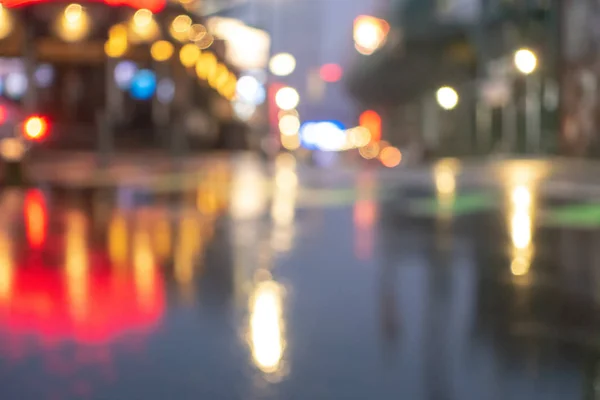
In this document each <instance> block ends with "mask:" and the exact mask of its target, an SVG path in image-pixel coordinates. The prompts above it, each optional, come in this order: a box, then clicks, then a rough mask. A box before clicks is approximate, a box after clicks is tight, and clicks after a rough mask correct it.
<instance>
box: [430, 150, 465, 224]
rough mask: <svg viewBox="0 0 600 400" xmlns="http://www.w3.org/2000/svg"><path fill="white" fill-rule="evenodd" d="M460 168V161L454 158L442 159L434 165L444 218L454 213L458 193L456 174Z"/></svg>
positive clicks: (440, 208) (441, 212) (441, 214)
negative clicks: (453, 208)
mask: <svg viewBox="0 0 600 400" xmlns="http://www.w3.org/2000/svg"><path fill="white" fill-rule="evenodd" d="M459 170H460V163H459V161H458V160H456V159H453V158H446V159H442V160H440V161H438V162H437V163H436V165H435V167H434V170H433V173H434V180H435V188H436V193H437V199H438V204H439V213H440V217H441V218H442V219H447V218H449V217H451V215H452V207H453V206H454V200H455V193H456V175H457V174H458V172H459Z"/></svg>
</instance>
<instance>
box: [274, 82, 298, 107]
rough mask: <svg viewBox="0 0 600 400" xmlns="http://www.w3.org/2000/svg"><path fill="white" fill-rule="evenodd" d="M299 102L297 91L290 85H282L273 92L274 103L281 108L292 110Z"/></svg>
mask: <svg viewBox="0 0 600 400" xmlns="http://www.w3.org/2000/svg"><path fill="white" fill-rule="evenodd" d="M298 103H300V95H299V94H298V91H297V90H296V89H294V88H291V87H283V88H281V89H279V90H278V91H277V93H276V94H275V104H277V107H279V108H281V109H282V110H292V109H294V108H296V107H297V106H298Z"/></svg>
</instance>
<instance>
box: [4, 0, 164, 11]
mask: <svg viewBox="0 0 600 400" xmlns="http://www.w3.org/2000/svg"><path fill="white" fill-rule="evenodd" d="M1 3H2V5H3V6H4V7H6V8H17V7H25V6H31V5H35V4H51V3H57V4H62V3H67V2H66V1H64V0H1ZM80 3H84V4H85V3H101V4H105V5H107V6H110V7H131V8H135V9H141V8H146V9H148V10H150V11H152V12H159V11H161V10H162V9H163V8H165V5H166V0H81V1H80Z"/></svg>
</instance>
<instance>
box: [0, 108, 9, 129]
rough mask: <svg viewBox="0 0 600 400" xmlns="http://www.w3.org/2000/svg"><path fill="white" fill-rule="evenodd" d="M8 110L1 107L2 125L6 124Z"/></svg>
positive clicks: (0, 123) (0, 117)
mask: <svg viewBox="0 0 600 400" xmlns="http://www.w3.org/2000/svg"><path fill="white" fill-rule="evenodd" d="M6 117H7V115H6V108H4V107H2V106H0V125H2V124H3V123H5V122H6Z"/></svg>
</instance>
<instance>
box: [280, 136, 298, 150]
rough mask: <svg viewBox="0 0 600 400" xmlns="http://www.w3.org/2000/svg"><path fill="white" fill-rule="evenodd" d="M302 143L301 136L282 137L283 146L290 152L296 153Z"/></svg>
mask: <svg viewBox="0 0 600 400" xmlns="http://www.w3.org/2000/svg"><path fill="white" fill-rule="evenodd" d="M300 145H301V142H300V136H299V135H297V134H296V135H292V136H285V135H281V146H282V147H283V148H284V149H286V150H289V151H294V150H298V149H299V148H300Z"/></svg>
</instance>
